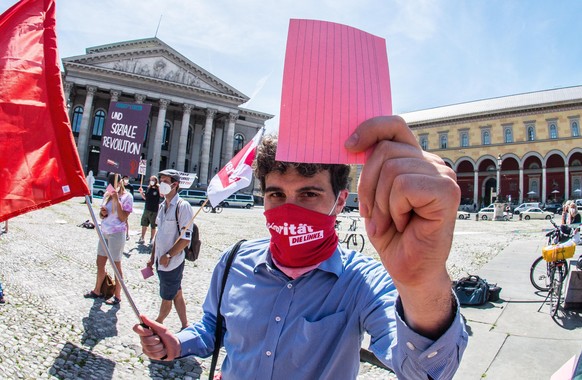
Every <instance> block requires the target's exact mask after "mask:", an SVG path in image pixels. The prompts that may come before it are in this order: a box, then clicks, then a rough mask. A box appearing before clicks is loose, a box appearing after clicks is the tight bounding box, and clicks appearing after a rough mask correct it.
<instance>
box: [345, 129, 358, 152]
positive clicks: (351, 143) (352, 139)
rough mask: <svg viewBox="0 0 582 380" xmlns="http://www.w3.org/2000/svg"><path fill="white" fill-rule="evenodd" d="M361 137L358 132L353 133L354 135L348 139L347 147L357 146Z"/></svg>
mask: <svg viewBox="0 0 582 380" xmlns="http://www.w3.org/2000/svg"><path fill="white" fill-rule="evenodd" d="M359 139H360V136H359V135H358V133H357V132H354V133H352V135H351V136H350V137H349V138H348V139H347V140H346V142H345V147H346V148H350V147H352V146H355V145H356V144H357V143H358V140H359Z"/></svg>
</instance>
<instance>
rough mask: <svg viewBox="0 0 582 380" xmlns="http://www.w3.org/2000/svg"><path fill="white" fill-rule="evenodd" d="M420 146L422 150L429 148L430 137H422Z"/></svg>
mask: <svg viewBox="0 0 582 380" xmlns="http://www.w3.org/2000/svg"><path fill="white" fill-rule="evenodd" d="M420 147H421V148H422V150H428V139H427V138H426V137H421V138H420Z"/></svg>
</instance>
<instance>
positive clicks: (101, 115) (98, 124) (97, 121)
mask: <svg viewBox="0 0 582 380" xmlns="http://www.w3.org/2000/svg"><path fill="white" fill-rule="evenodd" d="M104 125H105V111H103V110H98V111H97V112H95V116H93V129H92V131H93V138H94V139H101V136H103V126H104Z"/></svg>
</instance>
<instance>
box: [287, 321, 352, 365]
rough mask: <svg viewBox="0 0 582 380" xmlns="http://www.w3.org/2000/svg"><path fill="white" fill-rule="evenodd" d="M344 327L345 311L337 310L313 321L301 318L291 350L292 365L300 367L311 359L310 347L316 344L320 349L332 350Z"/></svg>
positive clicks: (337, 342)
mask: <svg viewBox="0 0 582 380" xmlns="http://www.w3.org/2000/svg"><path fill="white" fill-rule="evenodd" d="M345 328H346V312H345V311H339V312H337V313H334V314H330V315H327V316H325V317H323V318H320V319H317V320H314V321H310V320H308V319H307V318H303V319H302V320H301V321H300V322H299V324H298V326H297V331H296V334H295V340H294V349H293V350H291V360H292V362H293V365H295V366H296V367H298V368H302V367H304V366H305V363H308V362H311V361H312V360H313V350H311V349H310V347H314V346H317V347H321V349H328V350H330V351H331V350H333V347H336V346H337V345H338V344H340V342H339V339H340V338H341V337H342V335H343V334H342V331H343V330H344V329H345ZM324 347H325V348H324ZM330 353H331V352H330Z"/></svg>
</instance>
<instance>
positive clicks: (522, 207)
mask: <svg viewBox="0 0 582 380" xmlns="http://www.w3.org/2000/svg"><path fill="white" fill-rule="evenodd" d="M530 207H540V204H539V202H527V203H522V204H520V205H519V206H517V207H516V208H515V209H514V210H513V213H514V214H515V215H519V213H520V212H522V211H525V210H527V209H528V208H530Z"/></svg>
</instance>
